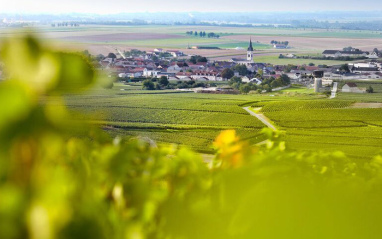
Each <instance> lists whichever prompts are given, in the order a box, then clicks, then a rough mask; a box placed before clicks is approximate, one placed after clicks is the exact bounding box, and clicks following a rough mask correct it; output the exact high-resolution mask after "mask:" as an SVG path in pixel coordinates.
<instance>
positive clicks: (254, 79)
mask: <svg viewBox="0 0 382 239" xmlns="http://www.w3.org/2000/svg"><path fill="white" fill-rule="evenodd" d="M250 82H253V83H255V84H256V85H260V84H261V83H263V82H262V81H261V80H260V79H257V78H252V79H251V80H250Z"/></svg>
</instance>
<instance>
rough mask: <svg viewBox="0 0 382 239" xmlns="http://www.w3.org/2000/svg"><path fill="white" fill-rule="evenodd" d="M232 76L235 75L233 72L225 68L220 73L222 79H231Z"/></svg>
mask: <svg viewBox="0 0 382 239" xmlns="http://www.w3.org/2000/svg"><path fill="white" fill-rule="evenodd" d="M234 75H235V73H234V72H233V70H231V69H229V68H226V69H224V70H223V71H222V77H223V79H231V78H232V77H233V76H234Z"/></svg>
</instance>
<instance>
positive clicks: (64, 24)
mask: <svg viewBox="0 0 382 239" xmlns="http://www.w3.org/2000/svg"><path fill="white" fill-rule="evenodd" d="M51 26H52V27H79V26H80V24H78V23H74V22H70V23H68V22H62V23H52V25H51Z"/></svg>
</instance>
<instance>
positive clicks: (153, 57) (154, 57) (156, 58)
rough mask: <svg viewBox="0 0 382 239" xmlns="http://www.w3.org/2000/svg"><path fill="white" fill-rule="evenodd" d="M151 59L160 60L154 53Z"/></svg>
mask: <svg viewBox="0 0 382 239" xmlns="http://www.w3.org/2000/svg"><path fill="white" fill-rule="evenodd" d="M151 60H153V61H158V60H159V58H158V57H157V56H156V55H153V56H152V57H151Z"/></svg>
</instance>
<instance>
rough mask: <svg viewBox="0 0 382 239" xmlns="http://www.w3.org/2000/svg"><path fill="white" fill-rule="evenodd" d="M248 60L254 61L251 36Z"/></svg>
mask: <svg viewBox="0 0 382 239" xmlns="http://www.w3.org/2000/svg"><path fill="white" fill-rule="evenodd" d="M247 61H253V47H252V39H251V38H249V47H248V50H247Z"/></svg>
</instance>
